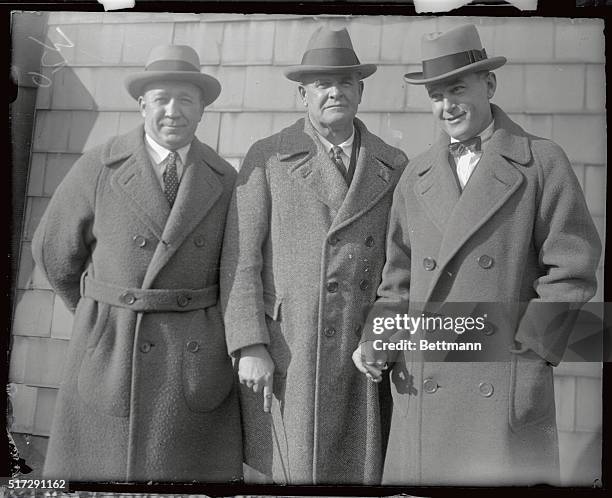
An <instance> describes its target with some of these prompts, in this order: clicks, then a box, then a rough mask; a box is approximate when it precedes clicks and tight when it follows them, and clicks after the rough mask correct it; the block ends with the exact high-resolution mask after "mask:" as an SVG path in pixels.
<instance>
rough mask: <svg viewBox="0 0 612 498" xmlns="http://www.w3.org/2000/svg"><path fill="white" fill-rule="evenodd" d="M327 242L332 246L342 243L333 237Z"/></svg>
mask: <svg viewBox="0 0 612 498" xmlns="http://www.w3.org/2000/svg"><path fill="white" fill-rule="evenodd" d="M327 242H329V245H330V246H335V245H336V244H337V243H338V242H340V239H339V238H338V237H336V236H333V237H331V238H330V239H329V240H328V241H327Z"/></svg>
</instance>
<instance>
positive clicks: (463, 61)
mask: <svg viewBox="0 0 612 498" xmlns="http://www.w3.org/2000/svg"><path fill="white" fill-rule="evenodd" d="M486 58H487V52H486V51H485V49H484V48H483V49H482V50H466V51H465V52H458V53H456V54H450V55H444V56H442V57H436V58H435V59H428V60H425V61H423V78H425V79H429V78H435V77H436V76H440V75H442V74H446V73H449V72H451V71H454V70H455V69H460V68H462V67H465V66H467V65H469V64H473V63H474V62H478V61H481V60H484V59H486Z"/></svg>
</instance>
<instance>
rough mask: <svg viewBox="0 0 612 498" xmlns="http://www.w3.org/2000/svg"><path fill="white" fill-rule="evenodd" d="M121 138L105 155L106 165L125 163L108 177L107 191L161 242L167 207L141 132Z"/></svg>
mask: <svg viewBox="0 0 612 498" xmlns="http://www.w3.org/2000/svg"><path fill="white" fill-rule="evenodd" d="M136 132H137V136H136V134H134V132H132V133H130V134H129V135H126V136H125V137H122V139H121V140H119V141H118V142H119V143H118V144H116V145H115V146H114V148H113V150H108V151H106V157H105V158H104V160H105V163H106V164H111V163H113V162H116V161H117V160H121V159H125V157H126V156H127V159H126V160H125V162H124V163H123V164H122V165H121V166H120V167H119V168H118V169H117V171H116V172H115V173H114V174H113V175H112V178H111V187H112V188H113V190H114V191H115V192H116V193H117V194H119V196H120V197H121V198H122V199H123V200H124V201H125V203H126V204H127V205H128V206H129V207H130V209H131V210H132V211H133V212H134V214H135V215H136V216H137V217H138V219H139V220H140V221H141V222H142V223H143V224H144V225H146V226H147V228H148V229H149V230H151V231H152V232H153V233H154V234H155V236H156V237H157V238H158V239H161V237H162V233H163V231H164V226H165V224H166V220H167V218H168V215H169V213H170V206H169V205H168V201H167V200H166V196H165V195H164V192H163V191H162V189H161V185H160V184H159V180H158V179H157V177H156V176H155V172H154V171H153V166H152V164H151V160H150V158H149V155H148V154H147V151H146V149H145V146H144V141H143V136H144V130H143V129H142V127H141V128H139V129H138V130H136Z"/></svg>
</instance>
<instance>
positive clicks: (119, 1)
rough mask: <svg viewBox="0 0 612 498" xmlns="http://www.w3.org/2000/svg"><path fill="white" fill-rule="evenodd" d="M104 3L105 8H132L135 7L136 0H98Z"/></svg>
mask: <svg viewBox="0 0 612 498" xmlns="http://www.w3.org/2000/svg"><path fill="white" fill-rule="evenodd" d="M98 3H101V4H102V7H104V10H118V9H132V8H134V4H135V3H136V2H135V0H98Z"/></svg>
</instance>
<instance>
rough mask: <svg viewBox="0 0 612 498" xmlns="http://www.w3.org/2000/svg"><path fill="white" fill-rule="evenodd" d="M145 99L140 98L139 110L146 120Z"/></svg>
mask: <svg viewBox="0 0 612 498" xmlns="http://www.w3.org/2000/svg"><path fill="white" fill-rule="evenodd" d="M145 107H146V104H145V99H144V97H143V96H142V95H141V96H140V97H138V110H139V111H140V115H141V116H142V117H143V118H144V111H145Z"/></svg>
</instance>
